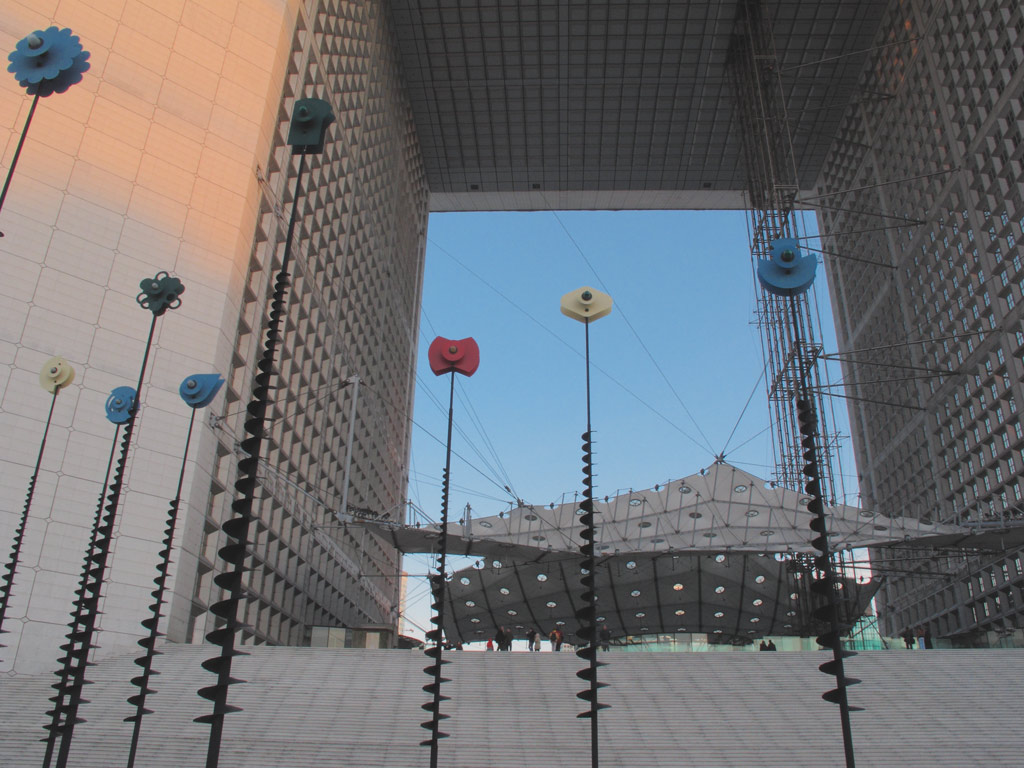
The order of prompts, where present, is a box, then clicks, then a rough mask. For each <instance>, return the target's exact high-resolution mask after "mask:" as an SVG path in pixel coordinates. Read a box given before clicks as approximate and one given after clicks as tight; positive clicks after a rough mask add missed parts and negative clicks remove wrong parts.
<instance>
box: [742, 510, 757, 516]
mask: <svg viewBox="0 0 1024 768" xmlns="http://www.w3.org/2000/svg"><path fill="white" fill-rule="evenodd" d="M744 514H745V515H746V516H747V517H757V516H758V515H760V514H761V513H760V512H759V511H757V510H756V509H748V510H747V511H746V512H745V513H744Z"/></svg>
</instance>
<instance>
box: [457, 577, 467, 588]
mask: <svg viewBox="0 0 1024 768" xmlns="http://www.w3.org/2000/svg"><path fill="white" fill-rule="evenodd" d="M459 583H460V584H462V585H463V586H466V587H468V586H469V584H470V581H469V576H463V577H462V578H461V579H459Z"/></svg>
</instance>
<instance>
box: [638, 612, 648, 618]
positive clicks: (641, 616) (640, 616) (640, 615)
mask: <svg viewBox="0 0 1024 768" xmlns="http://www.w3.org/2000/svg"><path fill="white" fill-rule="evenodd" d="M646 615H647V614H646V613H644V612H643V611H637V612H636V617H637V618H638V619H642V618H643V617H644V616H646Z"/></svg>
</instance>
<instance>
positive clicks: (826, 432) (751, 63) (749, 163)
mask: <svg viewBox="0 0 1024 768" xmlns="http://www.w3.org/2000/svg"><path fill="white" fill-rule="evenodd" d="M729 76H730V80H731V83H732V90H733V94H734V96H735V98H736V105H737V109H736V114H737V118H738V121H739V125H740V131H741V135H742V137H743V153H744V160H745V164H746V169H747V195H748V205H747V210H748V215H749V224H750V233H751V244H750V253H751V265H752V267H753V268H754V270H755V271H756V265H757V262H758V261H759V260H761V259H766V258H768V257H769V251H770V248H771V242H772V241H773V240H776V239H778V238H784V237H792V238H801V232H800V231H799V228H798V222H797V219H796V206H797V200H798V192H799V184H798V179H797V171H796V161H795V158H794V153H793V144H792V140H791V135H790V129H789V122H788V118H787V115H786V100H785V94H784V92H783V82H782V79H781V77H780V68H779V66H778V59H777V57H776V53H775V45H774V41H773V38H772V31H771V21H770V19H767V18H765V16H764V14H763V12H762V9H761V4H760V2H759V1H758V0H746V2H743V3H742V4H741V7H740V17H739V19H737V24H736V32H735V34H734V36H733V39H732V43H731V47H730V56H729ZM754 284H755V286H757V288H756V290H757V292H758V295H757V311H756V319H757V325H758V327H759V329H760V331H761V342H762V349H763V353H764V361H765V382H766V386H767V394H768V407H769V412H770V414H771V419H772V435H773V438H774V439H773V450H774V454H775V455H774V459H775V462H774V463H775V480H776V482H778V483H779V484H780V485H782V486H783V487H786V488H793V489H801V488H802V487H803V482H804V480H805V478H804V475H803V467H804V464H805V462H804V460H803V456H802V453H803V450H802V449H801V447H800V431H799V428H798V425H797V416H796V405H795V403H796V398H797V395H798V394H799V392H800V389H801V383H802V379H803V378H804V376H806V377H807V382H808V387H809V390H810V391H811V392H812V393H813V398H814V401H815V408H816V410H817V413H818V415H819V435H820V437H819V438H818V440H819V444H818V448H817V451H818V456H819V461H820V463H821V487H822V492H823V496H824V497H825V498H826V499H827V500H828V503H830V504H833V505H834V504H835V503H836V500H837V498H839V499H842V493H841V492H840V487H839V486H840V485H841V484H840V483H838V482H837V476H838V475H837V472H836V464H837V462H838V451H837V447H838V435H837V434H836V433H835V432H834V431H833V430H832V428H831V421H832V420H830V419H829V418H828V416H830V415H831V413H832V412H831V410H830V408H829V407H828V406H827V405H826V403H825V401H824V397H823V395H822V392H823V385H824V384H825V383H826V382H825V381H824V380H823V378H824V376H825V374H824V373H823V371H822V366H818V365H816V362H817V361H818V358H819V357H821V355H822V346H821V344H820V343H819V342H818V341H817V338H818V337H817V333H816V328H815V326H816V323H815V319H816V317H817V314H818V313H817V311H816V307H815V305H814V300H813V294H811V293H804V294H801V295H799V296H795V297H782V296H775V295H773V294H771V293H769V292H767V291H766V290H764V288H762V287H761V286H760V284H759V283H758V281H757V279H756V275H755V278H754ZM794 307H795V311H794ZM794 314H795V318H794ZM794 319H795V320H796V322H797V323H798V324H799V337H798V338H794V327H793V323H794Z"/></svg>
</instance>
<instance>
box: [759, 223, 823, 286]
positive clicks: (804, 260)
mask: <svg viewBox="0 0 1024 768" xmlns="http://www.w3.org/2000/svg"><path fill="white" fill-rule="evenodd" d="M817 268H818V260H817V259H816V258H815V257H814V256H805V255H804V254H802V253H801V252H800V241H799V240H797V239H796V238H795V237H781V238H778V239H777V240H772V242H771V251H770V258H768V259H760V260H758V262H757V279H758V281H760V283H761V285H762V287H763V288H764V289H765V290H766V291H768V292H769V293H774V294H775V295H776V296H797V295H799V294H801V293H804V292H805V291H806V290H807V289H808V288H810V287H811V285H812V284H813V283H814V274H815V272H816V271H817Z"/></svg>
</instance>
